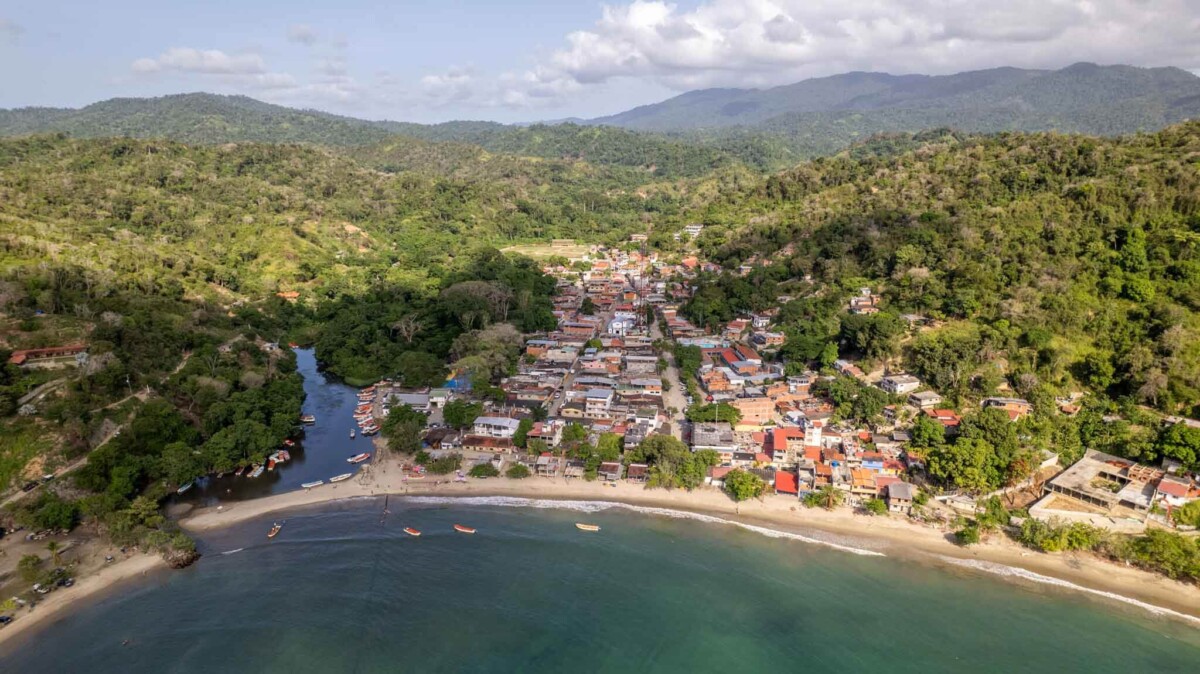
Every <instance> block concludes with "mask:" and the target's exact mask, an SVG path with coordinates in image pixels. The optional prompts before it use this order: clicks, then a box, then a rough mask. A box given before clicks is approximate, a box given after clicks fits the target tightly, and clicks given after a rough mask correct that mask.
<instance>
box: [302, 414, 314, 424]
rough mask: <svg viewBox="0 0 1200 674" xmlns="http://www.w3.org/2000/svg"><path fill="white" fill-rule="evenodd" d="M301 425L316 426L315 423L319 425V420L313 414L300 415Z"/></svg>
mask: <svg viewBox="0 0 1200 674" xmlns="http://www.w3.org/2000/svg"><path fill="white" fill-rule="evenodd" d="M300 423H304V424H315V423H317V418H316V417H315V416H313V415H311V414H301V415H300Z"/></svg>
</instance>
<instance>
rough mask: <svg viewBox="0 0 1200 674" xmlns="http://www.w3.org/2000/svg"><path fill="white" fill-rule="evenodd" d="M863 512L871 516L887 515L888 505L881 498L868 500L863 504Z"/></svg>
mask: <svg viewBox="0 0 1200 674" xmlns="http://www.w3.org/2000/svg"><path fill="white" fill-rule="evenodd" d="M863 510H865V511H866V512H867V513H868V514H870V515H886V514H887V512H888V507H887V503H886V502H885V501H884V500H883V499H881V498H873V499H868V500H867V501H866V502H865V503H863Z"/></svg>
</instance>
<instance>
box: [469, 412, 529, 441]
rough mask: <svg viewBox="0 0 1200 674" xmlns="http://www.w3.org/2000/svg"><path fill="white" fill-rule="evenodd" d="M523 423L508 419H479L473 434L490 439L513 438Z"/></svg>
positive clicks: (476, 421) (476, 420)
mask: <svg viewBox="0 0 1200 674" xmlns="http://www.w3.org/2000/svg"><path fill="white" fill-rule="evenodd" d="M520 425H521V422H519V421H517V420H516V419H509V418H508V417H478V418H476V419H475V427H474V429H473V432H474V434H475V435H484V436H487V437H490V438H511V437H512V436H514V435H516V433H517V426H520Z"/></svg>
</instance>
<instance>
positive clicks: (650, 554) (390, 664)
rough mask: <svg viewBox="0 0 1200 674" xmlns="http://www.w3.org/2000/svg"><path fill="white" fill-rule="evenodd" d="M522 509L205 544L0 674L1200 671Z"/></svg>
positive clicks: (1053, 627) (479, 503) (723, 549)
mask: <svg viewBox="0 0 1200 674" xmlns="http://www.w3.org/2000/svg"><path fill="white" fill-rule="evenodd" d="M530 505H548V504H541V503H538V502H521V501H514V500H512V499H486V498H478V499H471V500H459V501H450V500H448V499H444V498H435V497H411V498H404V497H391V498H390V499H389V500H387V501H386V510H387V513H385V512H384V510H385V500H384V498H382V497H379V498H374V497H373V498H368V499H359V500H354V501H344V502H337V503H332V504H324V505H322V506H319V507H315V508H312V509H307V510H302V511H297V512H292V513H287V514H284V515H278V516H276V517H274V518H270V517H268V518H263V519H262V520H260V521H254V522H249V523H246V524H243V525H238V526H235V527H231V528H229V529H226V530H221V531H218V532H212V533H209V534H206V535H205V537H204V538H203V539H202V540H201V550H202V552H203V553H204V557H203V558H202V559H201V560H200V561H199V562H198V563H197V564H195V565H194V566H193V567H191V568H189V569H186V570H183V571H178V572H164V573H161V574H157V575H154V576H152V577H150V578H146V579H139V580H137V581H133V582H130V583H127V584H125V585H123V586H121V587H120V588H118V589H117V591H115V592H114V593H112V594H111V595H109V596H108V597H107V598H105V599H102V600H100V601H98V602H94V603H92V604H90V605H89V606H86V607H82V608H81V609H80V610H78V611H75V612H72V613H70V614H69V615H66V616H65V617H64V618H63V619H62V620H61V621H59V622H57V623H55V624H53V625H51V626H49V627H47V628H46V629H44V630H42V631H40V632H38V633H36V634H35V635H34V636H33V637H32V638H30V639H26V640H24V641H23V642H19V643H18V644H16V645H15V650H14V647H13V646H10V645H6V646H5V647H4V648H3V649H0V672H89V673H92V674H95V673H97V672H100V673H104V672H120V673H129V674H134V673H140V672H147V673H149V672H153V673H156V674H157V673H160V672H180V673H185V672H205V673H212V672H221V673H224V672H286V673H288V674H300V673H302V672H322V673H331V672H564V671H566V672H633V671H658V672H723V673H725V674H728V673H729V672H766V671H800V672H806V673H809V672H864V671H887V672H922V673H928V672H1055V673H1057V674H1061V673H1062V672H1075V671H1086V672H1096V673H1104V672H1123V673H1124V672H1195V671H1197V663H1200V629H1197V626H1196V625H1194V624H1190V625H1189V624H1185V623H1181V622H1178V621H1174V620H1169V619H1167V618H1164V617H1161V616H1155V615H1154V614H1152V613H1149V612H1147V611H1144V610H1143V609H1140V608H1137V607H1134V606H1127V605H1123V604H1120V603H1117V602H1112V601H1109V600H1106V599H1102V598H1098V597H1094V596H1091V595H1088V594H1085V593H1078V592H1071V591H1067V590H1064V589H1061V588H1058V587H1054V586H1052V585H1045V584H1041V583H1032V582H1027V581H1014V580H1009V579H1003V578H999V577H997V576H994V575H991V574H988V573H983V572H980V571H978V570H974V569H968V568H959V567H955V566H951V565H946V566H941V565H932V564H927V563H919V562H915V561H911V560H900V559H894V558H892V557H887V556H880V555H877V554H870V553H866V552H865V551H862V552H864V554H856V553H855V551H854V550H853V548H849V547H846V548H840V547H831V546H828V545H821V544H814V543H810V542H805V541H804V540H796V539H794V538H792V537H772V536H769V535H764V533H770V532H769V531H762V530H753V529H747V528H743V527H737V526H733V525H730V524H722V523H715V522H711V521H703V520H696V519H691V518H681V517H670V516H666V515H665V514H655V513H654V512H653V511H650V512H639V511H635V510H631V509H628V508H622V507H612V506H600V505H598V504H597V505H594V506H589V505H588V504H579V503H576V504H566V507H565V508H564V507H561V506H559V507H554V508H550V507H542V508H538V507H528V506H530ZM514 506H520V507H514ZM279 519H283V521H284V527H283V530H282V532H281V533H280V535H279V536H278V537H277V538H276V539H274V540H268V539H267V538H266V531H267V529H268V528H269V527H270V525H271V523H272V522H273V521H277V520H279ZM578 521H584V522H589V523H594V524H598V525H600V526H601V527H602V528H601V531H599V532H596V533H587V532H582V531H579V530H578V529H576V528H575V526H574V523H575V522H578ZM455 523H462V524H466V525H469V526H473V527H476V528H477V529H478V533H476V534H474V535H464V534H460V533H457V532H455V531H454V530H453V529H452V526H453V525H454V524H455ZM406 526H411V527H415V528H417V529H420V530H421V531H422V532H423V535H422V536H420V537H419V538H414V537H410V536H407V535H405V534H404V533H403V531H402V529H403V527H406Z"/></svg>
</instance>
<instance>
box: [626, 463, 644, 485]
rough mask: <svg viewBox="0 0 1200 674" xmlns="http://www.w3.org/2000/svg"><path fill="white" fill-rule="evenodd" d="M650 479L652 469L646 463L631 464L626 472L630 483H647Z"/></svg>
mask: <svg viewBox="0 0 1200 674" xmlns="http://www.w3.org/2000/svg"><path fill="white" fill-rule="evenodd" d="M649 477H650V467H649V466H647V465H646V464H644V463H631V464H629V467H628V468H627V469H626V471H625V479H626V480H629V481H630V482H645V481H646V480H647V479H649Z"/></svg>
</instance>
